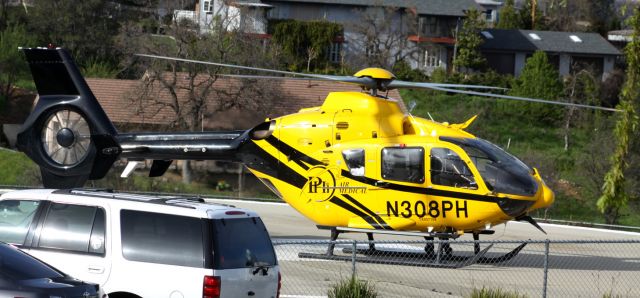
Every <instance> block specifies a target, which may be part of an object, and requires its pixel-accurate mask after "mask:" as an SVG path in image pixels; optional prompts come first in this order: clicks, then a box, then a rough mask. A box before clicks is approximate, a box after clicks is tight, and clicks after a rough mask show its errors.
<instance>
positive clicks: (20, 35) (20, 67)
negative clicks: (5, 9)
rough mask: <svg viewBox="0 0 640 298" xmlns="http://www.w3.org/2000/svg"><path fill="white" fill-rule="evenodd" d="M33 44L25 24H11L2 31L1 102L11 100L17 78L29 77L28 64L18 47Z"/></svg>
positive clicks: (0, 38) (0, 33)
mask: <svg viewBox="0 0 640 298" xmlns="http://www.w3.org/2000/svg"><path fill="white" fill-rule="evenodd" d="M33 45H34V40H33V38H32V37H31V34H28V33H27V31H26V29H25V28H24V27H23V26H19V25H17V26H9V27H7V28H6V29H5V30H4V31H0V104H2V103H4V101H5V100H11V98H12V97H13V95H14V93H15V89H14V88H13V87H14V86H13V85H14V84H15V83H16V81H17V80H19V79H20V78H22V77H28V74H27V70H28V68H27V64H26V63H25V60H24V57H23V56H22V53H20V51H18V47H30V46H33Z"/></svg>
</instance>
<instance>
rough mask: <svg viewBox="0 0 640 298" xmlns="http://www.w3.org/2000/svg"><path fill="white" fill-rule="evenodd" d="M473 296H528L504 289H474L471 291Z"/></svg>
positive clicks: (517, 297)
mask: <svg viewBox="0 0 640 298" xmlns="http://www.w3.org/2000/svg"><path fill="white" fill-rule="evenodd" d="M470 297H471V298H526V297H527V296H525V295H521V294H519V293H518V292H509V291H505V290H502V289H487V288H485V287H482V289H480V290H478V289H473V291H472V292H471V296H470Z"/></svg>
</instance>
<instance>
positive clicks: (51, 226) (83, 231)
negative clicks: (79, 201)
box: [38, 203, 104, 253]
mask: <svg viewBox="0 0 640 298" xmlns="http://www.w3.org/2000/svg"><path fill="white" fill-rule="evenodd" d="M96 219H99V220H98V221H101V223H99V224H98V225H97V226H98V229H96V231H95V235H93V234H92V231H93V230H94V222H96ZM100 226H102V228H101V231H100ZM100 234H101V235H100ZM92 238H94V239H92ZM100 238H101V239H100ZM90 244H91V245H90ZM38 247H40V248H51V249H62V250H69V251H74V252H84V253H88V252H92V253H104V210H103V209H101V208H97V207H93V206H82V205H71V204H62V203H52V204H51V206H50V207H49V210H48V212H47V215H46V217H45V220H44V224H43V226H42V232H41V233H40V240H39V241H38Z"/></svg>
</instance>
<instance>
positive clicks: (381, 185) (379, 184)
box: [375, 181, 389, 188]
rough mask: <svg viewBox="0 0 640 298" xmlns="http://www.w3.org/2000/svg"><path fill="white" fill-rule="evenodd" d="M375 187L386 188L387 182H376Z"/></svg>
mask: <svg viewBox="0 0 640 298" xmlns="http://www.w3.org/2000/svg"><path fill="white" fill-rule="evenodd" d="M375 186H377V187H383V188H384V187H387V186H389V182H385V181H376V183H375Z"/></svg>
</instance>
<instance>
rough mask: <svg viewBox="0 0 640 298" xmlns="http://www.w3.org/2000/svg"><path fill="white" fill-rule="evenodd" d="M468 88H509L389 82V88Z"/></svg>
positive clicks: (500, 88)
mask: <svg viewBox="0 0 640 298" xmlns="http://www.w3.org/2000/svg"><path fill="white" fill-rule="evenodd" d="M433 87H441V88H467V89H489V90H507V88H502V87H493V86H483V85H463V84H445V83H420V82H407V81H398V80H393V81H391V82H390V83H389V84H387V89H398V88H433Z"/></svg>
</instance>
